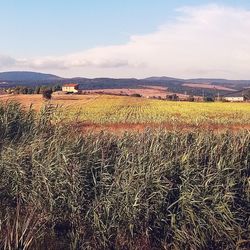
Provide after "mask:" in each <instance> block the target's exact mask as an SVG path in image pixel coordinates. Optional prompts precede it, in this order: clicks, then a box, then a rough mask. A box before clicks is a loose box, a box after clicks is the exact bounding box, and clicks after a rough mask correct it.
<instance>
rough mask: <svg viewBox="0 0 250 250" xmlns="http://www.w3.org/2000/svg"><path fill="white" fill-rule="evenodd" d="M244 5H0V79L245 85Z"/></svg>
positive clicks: (248, 19) (2, 0) (244, 1)
mask: <svg viewBox="0 0 250 250" xmlns="http://www.w3.org/2000/svg"><path fill="white" fill-rule="evenodd" d="M249 31H250V1H249V0H237V1H235V0H228V1H226V0H221V1H206V0H199V1H198V0H193V1H191V0H179V1H168V0H154V1H153V0H53V1H52V0H36V1H34V0H22V1H20V0H0V72H2V71H13V70H15V71H16V70H20V71H21V70H22V71H37V72H45V73H53V74H57V75H59V76H65V77H73V76H82V77H137V78H144V77H150V76H170V77H181V78H198V77H210V78H212V77H213V78H214V77H216V78H228V79H250V69H249V65H250V32H249Z"/></svg>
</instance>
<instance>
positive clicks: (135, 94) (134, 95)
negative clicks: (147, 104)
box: [130, 93, 142, 97]
mask: <svg viewBox="0 0 250 250" xmlns="http://www.w3.org/2000/svg"><path fill="white" fill-rule="evenodd" d="M130 96H132V97H142V95H140V94H137V93H134V94H131V95H130Z"/></svg>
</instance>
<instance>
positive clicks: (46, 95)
mask: <svg viewBox="0 0 250 250" xmlns="http://www.w3.org/2000/svg"><path fill="white" fill-rule="evenodd" d="M42 94H43V98H44V99H46V100H50V99H51V98H52V90H51V89H45V90H43V92H42Z"/></svg>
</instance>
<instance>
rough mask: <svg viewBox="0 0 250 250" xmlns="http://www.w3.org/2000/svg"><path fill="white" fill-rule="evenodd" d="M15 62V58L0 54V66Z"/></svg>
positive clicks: (7, 65)
mask: <svg viewBox="0 0 250 250" xmlns="http://www.w3.org/2000/svg"><path fill="white" fill-rule="evenodd" d="M15 64H16V60H15V59H14V58H12V57H10V56H6V55H0V68H4V67H10V66H13V65H15Z"/></svg>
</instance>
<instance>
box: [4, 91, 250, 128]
mask: <svg viewBox="0 0 250 250" xmlns="http://www.w3.org/2000/svg"><path fill="white" fill-rule="evenodd" d="M0 100H1V101H8V100H16V101H18V102H20V103H21V104H22V105H24V106H25V107H29V106H30V105H32V106H33V107H34V108H35V109H36V110H39V109H40V108H41V107H42V106H43V105H44V104H45V103H48V101H44V100H43V99H42V96H41V95H5V96H0ZM49 103H51V104H53V105H55V106H58V107H59V108H58V110H60V111H61V112H60V114H61V116H62V118H63V119H65V120H67V121H76V120H77V121H78V123H81V124H82V125H84V124H85V126H86V127H87V126H88V127H95V128H99V127H100V128H103V127H105V126H106V127H110V128H113V129H116V128H117V129H119V128H120V129H124V128H135V129H140V128H141V127H146V126H153V127H155V126H164V127H167V128H182V129H184V128H211V129H220V128H232V129H239V128H248V129H249V128H250V103H223V102H211V103H203V102H170V101H164V100H153V99H146V98H135V97H126V96H111V95H57V96H53V98H52V100H51V101H49Z"/></svg>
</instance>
